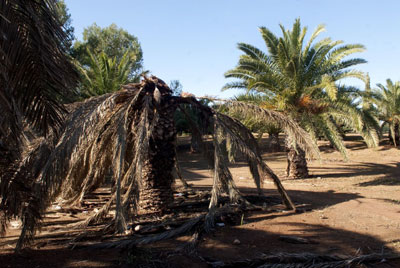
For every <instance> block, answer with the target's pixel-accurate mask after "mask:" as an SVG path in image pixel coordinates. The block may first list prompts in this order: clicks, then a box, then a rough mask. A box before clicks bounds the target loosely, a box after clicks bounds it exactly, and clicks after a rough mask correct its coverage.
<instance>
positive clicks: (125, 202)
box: [15, 76, 317, 248]
mask: <svg viewBox="0 0 400 268" xmlns="http://www.w3.org/2000/svg"><path fill="white" fill-rule="evenodd" d="M179 105H191V106H193V107H196V109H198V110H199V111H201V112H202V113H203V115H204V118H205V121H206V124H207V125H208V126H209V128H208V129H212V133H213V134H212V143H213V146H211V149H210V148H209V149H208V150H207V147H209V146H207V145H208V144H207V143H206V142H204V140H202V146H203V148H205V149H204V150H203V152H204V153H205V155H206V156H207V158H208V159H209V161H210V164H212V167H213V169H214V184H213V187H212V196H211V200H210V205H209V210H210V212H209V215H212V213H214V212H215V208H216V206H217V205H218V200H219V196H220V194H221V192H223V191H225V192H226V193H228V194H229V197H230V200H231V202H241V203H247V201H246V200H245V199H244V198H243V196H242V195H241V194H240V192H239V190H238V188H237V187H236V186H235V183H234V181H233V179H232V175H231V173H230V171H229V168H228V166H227V163H226V159H227V156H226V155H225V154H224V152H226V151H231V152H241V153H242V154H243V155H245V156H246V159H247V161H248V164H249V167H250V171H251V173H252V175H253V178H254V181H255V184H256V186H257V188H258V190H259V193H261V182H262V180H263V178H264V177H267V178H271V179H272V180H273V181H274V182H275V184H276V186H277V188H278V190H279V192H280V194H281V195H282V198H283V201H284V202H285V204H286V206H287V207H288V208H290V209H294V205H293V203H292V202H291V201H290V198H289V197H288V196H287V194H286V192H285V190H284V188H283V187H282V185H281V183H280V181H279V179H278V177H277V176H276V175H275V174H274V173H273V171H272V170H271V169H270V168H269V167H268V166H267V165H266V164H265V163H264V161H263V160H262V159H261V156H260V154H259V151H258V148H257V143H256V141H255V139H254V137H253V136H252V134H251V132H250V131H249V130H248V129H247V128H246V127H244V126H243V125H242V124H241V123H240V122H239V121H238V120H236V119H233V118H231V117H229V116H227V115H224V114H221V113H219V112H217V111H215V110H213V109H212V108H210V107H209V106H206V105H203V104H202V103H201V102H199V101H198V100H196V98H194V97H180V96H172V95H171V90H170V89H169V87H168V86H167V85H166V84H165V83H164V82H163V81H162V80H160V79H158V78H157V77H154V76H152V77H150V78H148V77H144V79H143V81H142V82H141V83H138V84H128V85H126V86H123V89H122V90H120V91H117V92H114V93H109V94H105V95H102V96H98V97H93V98H90V99H88V100H86V101H84V102H81V103H76V104H73V105H71V106H70V107H69V109H70V114H69V116H68V118H67V120H66V123H65V124H64V125H63V127H62V129H60V133H62V135H61V136H60V138H57V137H56V136H52V137H51V138H48V139H46V140H42V141H38V142H37V143H35V146H32V147H31V148H30V150H29V152H28V153H27V154H26V158H24V159H23V161H22V162H21V164H20V166H19V169H18V170H19V172H17V173H16V174H15V176H23V175H27V176H29V177H30V178H31V179H30V181H31V182H32V185H31V186H30V187H31V188H32V189H34V193H33V195H32V198H31V200H30V201H29V202H28V204H27V206H26V208H25V209H24V214H23V215H22V220H23V223H24V225H23V229H22V233H21V237H20V240H19V243H18V248H20V247H21V246H23V244H24V243H25V242H26V241H27V240H26V238H32V236H33V235H34V233H35V230H36V229H37V227H38V226H39V223H40V217H41V215H42V214H43V213H44V212H45V210H46V209H47V207H48V206H49V205H50V204H51V202H52V201H54V200H55V198H56V197H59V196H61V197H63V199H65V200H66V201H68V202H69V203H74V202H77V201H79V200H80V199H81V198H82V197H83V196H84V195H85V194H87V193H90V192H91V191H93V190H94V189H96V188H97V187H99V186H100V185H101V184H102V183H103V180H104V177H105V176H104V175H105V174H106V173H107V172H109V170H110V169H111V170H112V173H113V179H114V182H115V186H114V187H113V190H112V198H111V199H110V200H109V201H108V203H106V204H105V205H104V206H103V207H102V208H101V209H100V210H99V211H98V212H97V213H95V214H93V215H91V216H90V217H89V218H88V219H87V220H86V221H85V222H84V223H81V224H80V225H81V226H82V225H83V226H84V225H88V224H92V223H96V222H99V221H101V220H102V219H103V218H104V217H105V216H106V215H107V214H108V212H109V211H110V209H112V208H114V207H115V211H116V212H115V217H114V220H113V222H112V224H111V226H112V227H113V229H114V230H115V231H118V232H123V231H124V230H125V228H126V220H127V219H129V218H130V217H132V216H133V215H135V214H136V213H158V214H160V213H163V212H164V211H165V210H166V209H167V208H168V205H169V203H170V202H171V200H172V198H173V196H172V188H171V184H172V181H173V177H172V169H173V167H174V162H175V161H176V158H175V148H174V146H175V144H176V143H175V139H176V130H175V126H174V124H175V123H174V120H173V116H171V115H173V114H174V111H175V109H177V107H179ZM225 105H226V106H227V107H230V108H231V109H237V110H254V111H255V112H256V113H257V114H258V115H259V116H262V117H263V118H264V119H265V120H271V121H273V122H276V123H277V124H279V126H280V127H282V128H283V129H284V130H285V131H286V132H287V133H291V134H292V135H293V136H294V138H295V139H296V140H297V141H298V144H299V146H301V148H302V149H303V150H306V151H308V152H311V153H312V152H317V148H316V147H315V145H314V143H313V142H312V140H311V138H310V137H309V135H308V134H307V133H306V132H305V131H304V130H302V128H300V127H299V126H298V124H297V123H295V122H294V121H293V120H291V119H290V118H287V117H286V116H284V115H282V114H281V113H279V112H274V111H269V110H266V109H263V108H260V107H258V106H255V105H251V104H246V103H241V102H235V101H227V102H226V103H225ZM192 123H194V124H195V122H192ZM203 123H204V122H202V124H203ZM193 129H196V130H197V131H199V133H200V136H201V137H203V139H204V137H205V134H207V133H202V132H201V131H202V129H203V128H200V127H196V125H194V126H193ZM224 146H225V147H226V148H225V149H224V148H223V147H224ZM26 170H29V171H30V173H29V174H26V173H24V172H25V171H26ZM37 211H39V212H40V213H32V212H37ZM208 218H209V219H212V217H208ZM207 222H211V223H212V220H210V221H207ZM184 230H186V229H184ZM164 237H165V236H164Z"/></svg>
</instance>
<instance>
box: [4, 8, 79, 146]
mask: <svg viewBox="0 0 400 268" xmlns="http://www.w3.org/2000/svg"><path fill="white" fill-rule="evenodd" d="M0 15H1V16H0V29H1V34H0V40H1V42H0V57H1V58H2V60H1V63H0V71H1V76H0V84H1V89H0V113H1V114H2V117H1V119H0V138H1V139H5V138H8V140H7V142H8V143H9V142H12V143H13V145H18V144H19V143H18V140H19V139H20V138H21V134H22V131H23V122H24V120H26V121H27V122H28V123H29V124H30V125H31V126H33V127H34V128H35V129H36V130H39V131H40V132H42V133H46V132H47V131H48V128H49V127H53V128H54V129H55V128H57V127H59V126H60V125H61V123H62V113H63V111H64V109H63V107H62V105H60V104H59V101H60V99H61V98H63V97H65V96H66V95H67V94H68V93H69V92H71V89H72V88H73V85H74V83H75V82H76V80H77V74H76V73H75V71H74V69H73V66H72V64H71V62H70V61H69V59H68V57H67V56H66V53H65V50H64V49H65V48H64V46H63V45H64V42H65V41H66V39H67V36H66V34H65V32H64V31H63V29H62V27H61V24H60V22H59V21H58V20H57V18H56V9H55V5H54V1H51V0H44V1H42V0H40V1H39V0H12V1H11V0H4V1H1V3H0Z"/></svg>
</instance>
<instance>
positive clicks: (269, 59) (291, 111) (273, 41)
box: [224, 19, 377, 178]
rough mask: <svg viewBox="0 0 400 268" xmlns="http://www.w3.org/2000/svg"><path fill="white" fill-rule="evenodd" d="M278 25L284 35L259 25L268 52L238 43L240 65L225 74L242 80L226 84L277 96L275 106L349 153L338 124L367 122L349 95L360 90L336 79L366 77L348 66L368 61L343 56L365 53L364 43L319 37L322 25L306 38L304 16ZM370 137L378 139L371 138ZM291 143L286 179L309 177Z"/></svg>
mask: <svg viewBox="0 0 400 268" xmlns="http://www.w3.org/2000/svg"><path fill="white" fill-rule="evenodd" d="M280 27H281V30H282V37H277V36H276V35H275V34H273V33H272V32H271V31H270V30H268V29H267V28H265V27H261V28H260V33H261V35H262V38H263V39H264V41H265V44H266V46H267V49H268V53H265V52H263V51H262V50H260V49H258V48H256V47H254V46H252V45H250V44H246V43H239V44H238V48H239V49H240V50H241V51H242V52H243V53H244V54H243V55H241V56H240V58H239V63H238V65H237V66H236V67H235V68H234V69H232V70H229V71H228V72H226V73H225V77H226V78H236V79H238V80H237V81H234V82H230V83H227V84H226V85H225V86H224V89H229V88H241V89H246V90H247V91H248V92H253V93H255V94H261V95H268V96H269V97H270V98H272V99H273V105H274V109H275V110H277V111H281V112H284V113H286V114H287V115H289V116H291V117H292V118H293V119H294V120H296V121H297V122H298V123H300V125H302V126H303V127H304V128H305V129H306V130H307V131H309V132H310V133H311V134H312V135H314V136H316V133H317V132H318V133H323V135H324V136H325V137H326V138H327V139H328V140H329V141H330V142H331V144H332V145H333V146H334V147H336V148H337V149H338V150H339V151H340V152H341V153H342V154H343V155H344V156H346V149H345V146H344V144H343V141H342V137H341V135H340V133H339V131H338V127H337V126H338V125H339V123H344V124H346V125H349V126H351V127H352V128H354V129H357V130H362V129H363V128H364V126H365V124H366V122H365V121H364V120H363V114H362V112H361V110H360V109H359V108H358V107H357V104H356V103H355V102H354V101H353V99H352V98H351V96H352V94H356V93H358V90H357V89H355V88H353V87H347V86H344V85H343V84H339V83H338V82H339V81H340V80H342V79H344V78H358V79H361V80H365V75H364V74H363V73H362V72H360V71H357V70H353V69H349V68H350V67H353V66H355V65H358V64H361V63H365V62H366V61H365V60H363V59H360V58H352V59H345V58H346V57H347V56H349V55H351V54H353V53H356V52H362V51H364V46H363V45H360V44H350V45H344V44H343V41H332V40H331V39H330V38H325V39H322V40H320V41H318V42H317V41H315V40H316V39H317V37H318V36H319V35H320V34H321V33H322V32H323V31H325V28H324V26H323V25H320V26H318V27H317V29H316V30H315V31H314V32H313V33H312V35H311V37H310V39H309V40H308V42H305V36H306V33H307V28H306V27H304V28H301V25H300V19H296V21H295V22H294V24H293V28H292V29H291V30H286V29H285V28H284V26H282V25H280ZM371 136H373V137H374V138H375V139H373V140H371V141H370V140H369V139H370V137H371ZM364 138H365V139H368V141H369V144H376V140H377V139H376V135H364ZM287 147H288V149H289V153H288V177H291V178H302V177H303V178H304V177H308V169H307V162H306V161H305V154H304V152H303V151H302V150H301V149H299V148H298V146H297V145H296V141H293V140H290V139H287Z"/></svg>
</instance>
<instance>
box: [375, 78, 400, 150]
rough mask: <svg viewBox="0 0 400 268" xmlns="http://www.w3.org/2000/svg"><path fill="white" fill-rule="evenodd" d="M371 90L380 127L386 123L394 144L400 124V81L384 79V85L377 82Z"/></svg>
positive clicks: (397, 140)
mask: <svg viewBox="0 0 400 268" xmlns="http://www.w3.org/2000/svg"><path fill="white" fill-rule="evenodd" d="M377 87H378V88H377V89H375V90H374V91H373V97H374V99H373V100H374V102H375V104H376V105H377V108H378V111H379V113H378V117H379V119H380V120H381V121H383V124H382V126H381V127H382V128H383V127H384V126H385V125H387V126H388V128H389V136H390V140H391V142H392V143H393V144H394V145H395V146H396V145H397V144H398V142H399V140H400V139H399V124H400V82H399V81H398V82H395V83H393V82H392V80H390V79H387V80H386V86H384V85H382V84H377Z"/></svg>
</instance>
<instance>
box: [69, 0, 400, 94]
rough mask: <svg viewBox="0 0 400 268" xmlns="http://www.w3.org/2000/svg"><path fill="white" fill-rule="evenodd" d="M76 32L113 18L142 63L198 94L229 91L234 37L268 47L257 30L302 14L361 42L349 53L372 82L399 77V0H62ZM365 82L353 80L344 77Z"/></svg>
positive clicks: (330, 33)
mask: <svg viewBox="0 0 400 268" xmlns="http://www.w3.org/2000/svg"><path fill="white" fill-rule="evenodd" d="M65 2H66V4H67V7H68V9H69V12H70V13H71V16H72V20H73V21H72V24H73V26H74V27H75V35H76V37H77V38H78V39H81V38H82V31H83V29H84V28H85V27H87V26H89V25H91V24H93V23H94V22H96V23H97V25H99V26H101V27H106V26H109V25H110V24H111V23H115V24H117V25H118V26H119V27H122V28H124V29H125V30H127V31H128V32H129V33H131V34H133V35H135V36H136V37H137V38H138V39H139V42H140V44H141V46H142V50H143V54H144V55H143V56H144V67H145V69H147V70H150V71H151V73H152V74H154V75H157V76H158V77H160V78H161V79H163V80H165V81H166V82H169V81H170V80H174V79H177V80H179V81H180V82H181V83H182V85H183V87H184V91H188V92H191V93H194V94H195V95H197V96H203V95H212V96H219V97H224V98H225V97H230V96H232V95H234V94H235V93H238V91H233V90H230V91H225V92H221V88H222V86H223V85H224V84H225V83H226V82H227V81H228V80H227V79H225V78H224V75H223V74H224V72H226V71H227V70H228V69H230V68H232V67H234V66H235V65H236V63H237V61H238V58H239V55H240V52H239V50H238V49H237V48H236V44H237V43H238V42H245V43H250V44H252V45H255V46H257V47H259V48H261V49H263V50H265V46H264V44H263V41H262V39H261V36H260V34H259V32H258V27H259V26H265V27H267V28H269V29H270V30H272V31H273V32H274V33H276V34H278V35H279V34H280V29H279V24H280V23H281V24H283V25H284V26H285V27H286V28H291V26H292V24H293V22H294V20H295V18H298V17H300V18H301V22H302V25H303V26H307V27H308V29H309V30H308V32H309V34H311V32H312V31H313V30H314V29H315V28H316V27H317V25H319V24H325V25H326V29H327V31H326V32H325V33H324V34H322V37H331V38H332V39H334V40H343V41H344V42H345V43H348V44H349V43H361V44H363V45H365V46H366V48H367V51H366V52H363V53H360V54H357V55H354V56H357V57H361V58H364V59H366V60H367V61H368V63H367V64H363V65H360V66H359V67H358V69H359V70H362V71H365V72H369V74H370V76H371V82H372V86H374V85H375V84H376V83H385V80H386V79H387V78H391V79H392V80H394V81H397V80H400V19H399V17H398V12H399V11H400V1H398V0H381V1H378V0H347V1H343V0H330V1H325V0H264V1H262V0H247V1H245V0H242V1H237V0H202V1H200V0H158V1H156V0H141V1H136V0H65ZM347 83H352V84H355V85H360V86H361V85H362V84H360V83H359V82H357V81H347Z"/></svg>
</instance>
